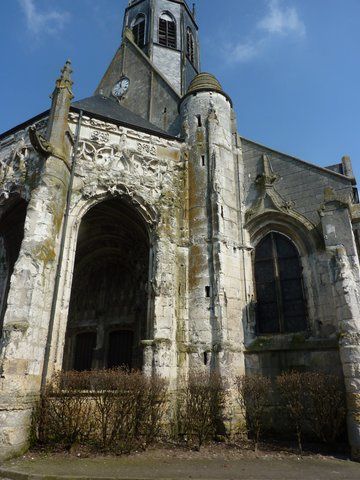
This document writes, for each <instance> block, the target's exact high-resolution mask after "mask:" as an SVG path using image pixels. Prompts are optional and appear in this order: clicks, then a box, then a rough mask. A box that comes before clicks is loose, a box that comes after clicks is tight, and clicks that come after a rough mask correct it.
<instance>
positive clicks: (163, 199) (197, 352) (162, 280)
mask: <svg viewBox="0 0 360 480" xmlns="http://www.w3.org/2000/svg"><path fill="white" fill-rule="evenodd" d="M199 58H200V57H199V40H198V27H197V24H196V19H195V12H193V11H191V10H190V9H189V7H188V5H187V4H186V2H185V1H183V0H133V1H130V2H129V5H128V7H127V9H126V12H125V18H124V30H123V39H122V43H121V46H120V48H119V50H118V51H117V53H116V55H115V57H114V59H113V61H112V63H111V65H110V66H109V68H108V70H107V72H106V73H105V75H104V77H103V79H102V80H101V82H100V84H99V86H98V88H97V90H96V92H95V94H94V95H93V96H92V97H89V98H87V99H84V100H80V101H75V102H73V94H72V80H71V66H70V63H69V62H68V63H66V65H65V66H64V68H63V70H62V73H61V76H60V78H59V79H58V80H57V82H56V86H55V90H54V93H53V95H52V104H51V108H50V109H49V111H47V112H44V113H42V114H40V115H38V116H37V117H34V118H32V119H30V120H28V121H26V122H25V123H23V124H21V125H18V126H17V127H15V128H13V129H12V130H10V131H8V132H5V133H3V134H2V135H0V301H1V306H0V308H1V317H0V329H1V330H0V331H1V344H0V373H1V376H0V459H4V458H8V457H10V456H12V455H14V454H18V453H19V452H21V451H23V450H24V449H26V447H27V439H28V428H29V423H30V417H31V409H32V406H33V404H34V401H35V400H36V399H37V398H38V397H39V394H40V392H41V389H42V388H43V387H44V385H45V383H46V381H47V379H49V378H50V377H51V375H52V374H53V373H54V372H56V371H58V370H61V369H77V370H87V369H92V368H111V367H115V366H119V365H127V366H128V367H130V368H141V369H142V370H143V371H144V372H145V373H146V374H149V375H151V374H159V375H162V376H164V377H166V378H167V379H168V380H169V382H170V388H173V389H175V388H176V387H177V386H178V385H179V384H182V383H183V382H186V378H187V376H188V374H189V372H190V371H205V372H206V371H216V372H218V373H219V374H220V375H221V376H222V377H223V378H224V381H225V383H226V384H227V386H228V387H229V389H231V386H232V383H233V380H234V378H235V377H236V376H237V375H240V374H243V373H244V372H248V373H253V372H259V373H263V374H266V375H270V376H275V375H277V374H279V373H280V372H281V371H283V370H288V369H291V368H296V369H302V370H311V369H322V370H325V371H328V372H332V373H335V374H337V375H339V376H341V377H342V378H344V381H345V388H346V393H347V407H348V433H349V440H350V444H351V447H352V452H353V456H354V458H355V459H356V458H357V459H359V457H360V366H359V365H360V363H359V362H360V314H359V292H360V290H359V288H360V284H359V282H360V277H359V256H358V252H359V250H358V249H359V241H360V237H359V226H360V223H359V222H360V208H359V204H358V198H357V190H356V188H355V179H354V177H353V173H352V168H351V162H350V159H349V158H347V157H344V158H343V159H342V161H341V163H340V164H338V165H332V166H330V167H328V168H321V167H318V166H316V165H312V164H309V163H306V162H304V161H302V160H299V159H297V158H294V157H292V156H289V155H286V154H283V153H280V152H277V151H274V150H272V149H271V148H268V147H266V146H263V145H259V144H257V143H255V142H253V141H250V140H247V139H245V138H243V137H242V136H241V134H239V133H238V129H237V124H236V118H235V113H234V111H233V107H232V102H231V98H230V96H229V95H227V94H226V93H225V92H224V91H223V89H222V87H221V85H220V83H219V82H218V80H217V79H215V78H214V76H212V75H210V74H207V73H200V60H199Z"/></svg>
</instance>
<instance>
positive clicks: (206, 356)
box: [204, 352, 209, 365]
mask: <svg viewBox="0 0 360 480" xmlns="http://www.w3.org/2000/svg"><path fill="white" fill-rule="evenodd" d="M208 361H209V359H208V352H204V365H207V364H208Z"/></svg>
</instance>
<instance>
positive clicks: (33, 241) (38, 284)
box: [0, 62, 73, 459]
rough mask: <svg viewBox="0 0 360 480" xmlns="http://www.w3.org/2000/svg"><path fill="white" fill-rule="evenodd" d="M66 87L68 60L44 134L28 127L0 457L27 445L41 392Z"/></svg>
mask: <svg viewBox="0 0 360 480" xmlns="http://www.w3.org/2000/svg"><path fill="white" fill-rule="evenodd" d="M71 89H72V81H71V69H70V63H69V62H67V63H66V65H65V67H64V68H63V70H62V74H61V77H60V78H59V80H58V81H57V83H56V87H55V90H54V93H53V95H52V107H51V111H50V118H49V121H48V127H47V132H46V138H44V137H43V136H41V135H40V134H39V133H38V132H37V131H36V129H35V128H34V129H32V130H31V129H30V131H29V133H30V138H31V141H32V144H33V147H34V148H35V150H36V151H37V152H38V153H39V155H40V156H42V157H43V159H44V166H43V171H42V174H41V179H40V182H39V184H38V186H37V187H36V188H35V189H34V190H33V191H32V193H31V198H30V201H29V204H28V208H27V215H26V221H25V233H24V239H23V242H22V246H21V250H20V254H19V257H18V260H17V262H16V264H15V268H14V273H13V276H12V282H11V287H10V290H9V294H8V307H7V311H6V315H5V318H4V325H3V336H2V348H1V359H0V367H1V380H0V419H1V420H0V440H1V450H0V459H4V458H6V457H9V456H10V455H11V454H13V453H17V454H18V453H19V452H21V450H25V449H26V448H27V445H28V433H29V425H30V419H31V410H32V406H33V403H34V399H35V398H37V397H38V396H39V393H40V387H41V382H42V372H43V368H44V354H45V349H46V344H47V340H48V327H49V320H50V311H51V304H52V300H53V298H52V296H53V288H54V281H55V278H54V277H55V270H56V260H57V256H58V247H59V237H60V235H61V226H62V221H63V215H64V209H65V204H66V196H67V189H68V183H69V155H70V149H71V143H72V140H71V136H70V135H69V131H68V113H69V109H70V103H71V99H72V98H73V95H72V90H71Z"/></svg>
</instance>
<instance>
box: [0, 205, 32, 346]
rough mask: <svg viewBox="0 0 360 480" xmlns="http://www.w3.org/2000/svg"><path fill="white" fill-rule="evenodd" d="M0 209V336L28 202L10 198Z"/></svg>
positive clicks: (21, 239) (22, 235)
mask: <svg viewBox="0 0 360 480" xmlns="http://www.w3.org/2000/svg"><path fill="white" fill-rule="evenodd" d="M2 209H3V210H2V211H0V337H1V335H2V328H3V322H4V316H5V313H6V309H7V297H8V294H9V289H10V279H11V275H12V273H13V271H14V266H15V263H16V261H17V259H18V257H19V253H20V248H21V243H22V241H23V238H24V226H25V218H26V212H27V203H26V202H25V200H22V199H20V198H18V197H13V198H10V199H9V200H8V202H7V204H6V205H4V206H3V207H2Z"/></svg>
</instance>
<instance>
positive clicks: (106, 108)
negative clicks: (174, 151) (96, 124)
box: [71, 95, 177, 138]
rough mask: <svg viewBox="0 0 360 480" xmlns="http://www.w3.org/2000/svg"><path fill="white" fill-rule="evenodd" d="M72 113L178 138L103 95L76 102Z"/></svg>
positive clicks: (72, 106)
mask: <svg viewBox="0 0 360 480" xmlns="http://www.w3.org/2000/svg"><path fill="white" fill-rule="evenodd" d="M71 110H72V111H74V110H75V111H80V110H82V111H83V112H84V113H85V114H89V115H90V116H95V117H96V118H98V119H100V120H105V121H112V122H115V123H118V124H120V125H124V126H126V127H130V128H134V129H137V130H141V131H143V132H146V133H150V134H155V135H159V136H160V137H165V138H177V137H174V136H173V135H170V134H169V133H167V132H165V130H162V129H161V128H159V127H157V126H156V125H154V124H153V123H150V122H149V121H148V120H145V119H144V118H142V117H140V116H139V115H136V114H135V113H133V112H131V111H130V110H128V109H127V108H125V107H123V106H122V105H120V104H119V103H118V102H116V101H115V100H112V99H111V98H108V97H104V96H102V95H95V96H93V97H88V98H85V99H83V100H79V101H77V102H74V103H73V104H72V105H71Z"/></svg>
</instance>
